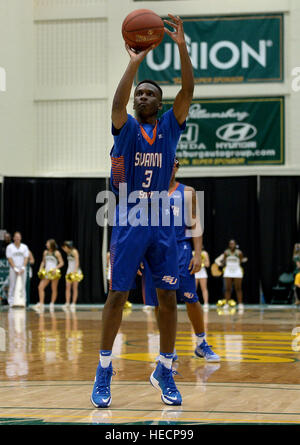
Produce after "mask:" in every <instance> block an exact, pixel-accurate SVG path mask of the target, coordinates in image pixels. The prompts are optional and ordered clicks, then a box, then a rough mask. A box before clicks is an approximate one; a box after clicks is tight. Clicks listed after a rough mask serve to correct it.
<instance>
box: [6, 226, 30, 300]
mask: <svg viewBox="0 0 300 445" xmlns="http://www.w3.org/2000/svg"><path fill="white" fill-rule="evenodd" d="M21 240H22V235H21V233H20V232H15V233H14V236H13V241H14V242H13V243H10V244H9V245H8V246H7V248H6V258H7V260H8V262H9V265H10V268H9V289H8V299H7V301H8V304H9V306H13V305H14V290H15V285H16V280H17V276H18V275H21V276H22V281H23V289H24V293H25V292H26V290H25V288H26V266H27V263H28V261H29V250H28V247H27V246H26V244H23V243H21Z"/></svg>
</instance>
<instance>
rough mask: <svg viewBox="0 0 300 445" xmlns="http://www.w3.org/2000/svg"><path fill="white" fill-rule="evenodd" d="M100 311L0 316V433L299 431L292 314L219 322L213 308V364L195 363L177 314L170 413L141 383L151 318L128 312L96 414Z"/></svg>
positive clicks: (298, 314)
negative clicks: (123, 428)
mask: <svg viewBox="0 0 300 445" xmlns="http://www.w3.org/2000/svg"><path fill="white" fill-rule="evenodd" d="M101 310H102V306H82V307H81V306H80V305H79V306H78V308H77V311H76V312H74V313H71V312H69V313H65V312H64V311H62V309H61V307H60V306H59V305H57V307H56V310H55V312H54V313H52V314H51V313H50V312H49V310H48V309H47V308H46V310H45V312H44V314H38V313H36V312H34V311H33V310H32V309H31V308H28V309H27V310H25V309H24V310H23V309H10V310H8V309H7V306H2V307H1V308H0V327H1V328H2V329H0V425H5V424H6V425H7V424H9V425H12V424H19V425H20V424H21V425H24V424H35V425H38V424H43V425H46V424H62V425H66V424H126V425H132V424H146V425H151V424H152V425H165V424H169V425H171V424H175V425H184V424H188V425H191V424H196V425H199V424H268V425H269V424H285V425H286V424H300V308H297V307H294V306H289V307H287V306H282V307H276V306H272V307H268V306H261V307H260V306H246V307H245V311H244V313H243V314H239V313H238V312H237V311H235V310H233V311H232V313H227V314H224V313H218V312H217V310H216V307H212V306H211V308H210V311H209V313H207V314H205V324H206V330H207V339H208V343H209V344H210V345H212V346H213V349H214V350H215V351H216V352H217V353H218V354H219V355H220V356H221V358H222V360H221V363H220V364H216V363H206V362H205V361H204V360H202V359H199V358H196V357H195V356H194V354H193V350H194V346H195V344H194V341H193V339H192V336H191V328H190V324H189V322H188V319H187V315H186V312H185V310H184V307H182V306H180V307H179V311H178V335H177V342H176V349H177V353H178V355H179V361H178V365H177V372H178V373H179V374H178V375H177V376H176V377H175V380H176V383H177V385H178V387H179V388H180V390H181V393H182V396H183V405H182V406H181V407H177V408H176V407H167V406H166V405H164V404H162V402H161V400H160V394H159V392H157V391H156V390H155V389H154V388H152V386H151V385H150V384H149V381H148V379H149V375H150V374H151V372H152V370H153V367H154V364H153V361H154V359H155V357H156V353H157V351H158V335H157V330H156V327H155V322H154V318H153V312H152V311H151V310H150V311H149V312H144V311H143V310H142V306H138V305H136V306H133V308H132V309H131V310H127V311H124V317H123V323H122V327H121V331H120V333H119V334H118V337H117V339H116V342H115V346H114V350H113V354H114V357H115V358H114V361H113V363H114V368H115V371H116V375H115V376H114V378H113V382H112V404H111V406H110V408H109V409H105V410H97V409H94V408H93V406H92V405H91V403H90V400H89V399H90V393H91V390H92V386H93V379H94V374H95V370H96V366H97V362H98V350H99V328H100V323H101V322H100V320H101ZM297 327H299V328H298V330H299V333H298V336H297V335H295V334H296V331H297V329H295V328H297ZM293 330H294V331H293Z"/></svg>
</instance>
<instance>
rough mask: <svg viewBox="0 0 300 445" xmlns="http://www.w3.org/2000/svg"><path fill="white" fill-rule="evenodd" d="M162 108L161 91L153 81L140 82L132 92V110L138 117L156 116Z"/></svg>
mask: <svg viewBox="0 0 300 445" xmlns="http://www.w3.org/2000/svg"><path fill="white" fill-rule="evenodd" d="M161 108H162V89H161V88H160V86H159V85H158V84H157V83H156V82H154V81H153V80H148V79H145V80H142V81H141V82H139V83H138V84H137V86H136V88H135V90H134V104H133V109H134V110H135V113H136V115H137V116H138V117H141V118H147V117H151V116H156V115H157V113H158V111H159V110H160V109H161Z"/></svg>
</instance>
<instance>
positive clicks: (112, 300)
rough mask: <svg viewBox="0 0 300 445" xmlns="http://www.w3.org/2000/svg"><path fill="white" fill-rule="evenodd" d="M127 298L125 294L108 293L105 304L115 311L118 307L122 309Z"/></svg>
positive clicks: (120, 292) (119, 292) (117, 292)
mask: <svg viewBox="0 0 300 445" xmlns="http://www.w3.org/2000/svg"><path fill="white" fill-rule="evenodd" d="M127 298H128V294H127V292H122V291H117V290H116V291H109V294H108V298H107V302H106V303H107V304H109V305H110V306H111V307H112V309H114V308H115V309H117V308H119V307H123V306H124V304H125V302H126V300H127Z"/></svg>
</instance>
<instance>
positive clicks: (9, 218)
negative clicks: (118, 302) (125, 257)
mask: <svg viewBox="0 0 300 445" xmlns="http://www.w3.org/2000/svg"><path fill="white" fill-rule="evenodd" d="M105 186H106V180H105V179H101V178H99V179H98V178H97V179H94V178H93V179H81V178H79V179H78V178H58V179H56V178H49V179H48V178H47V179H46V178H34V179H33V178H11V177H6V178H4V184H3V187H4V190H3V197H4V208H3V210H4V211H3V213H4V218H3V219H4V227H5V228H6V229H7V230H8V231H10V232H11V233H13V232H14V231H16V230H18V231H20V232H21V233H22V237H23V242H24V243H26V244H27V245H28V247H29V249H30V250H31V251H32V253H33V255H34V257H35V264H34V268H33V278H32V280H31V298H30V302H31V303H35V302H36V301H38V292H37V286H38V283H39V280H38V277H37V272H38V269H39V266H40V262H41V259H42V253H43V250H44V249H45V242H46V241H47V240H48V239H49V238H54V239H55V240H56V242H57V243H58V245H59V247H60V246H61V243H62V242H63V241H64V240H73V241H74V245H75V246H76V247H77V248H78V250H79V254H80V264H81V267H82V270H83V274H84V279H83V281H82V282H81V283H80V285H79V298H78V303H101V302H103V301H105V298H106V296H105V295H104V290H103V274H102V236H103V229H102V228H101V227H99V226H98V225H97V224H96V213H97V210H98V208H99V204H96V196H97V194H98V192H100V191H102V190H105ZM60 250H61V249H60ZM61 252H62V256H63V258H64V260H65V266H64V268H63V269H62V272H63V273H65V271H66V266H67V259H66V255H65V253H64V252H63V251H62V250H61ZM64 284H65V280H64V279H61V280H60V282H59V289H58V299H57V303H63V302H64V301H65V297H64V290H65V286H64ZM49 288H50V286H48V288H47V294H46V303H47V302H48V301H49V297H48V301H47V295H49V292H50V289H49Z"/></svg>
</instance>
